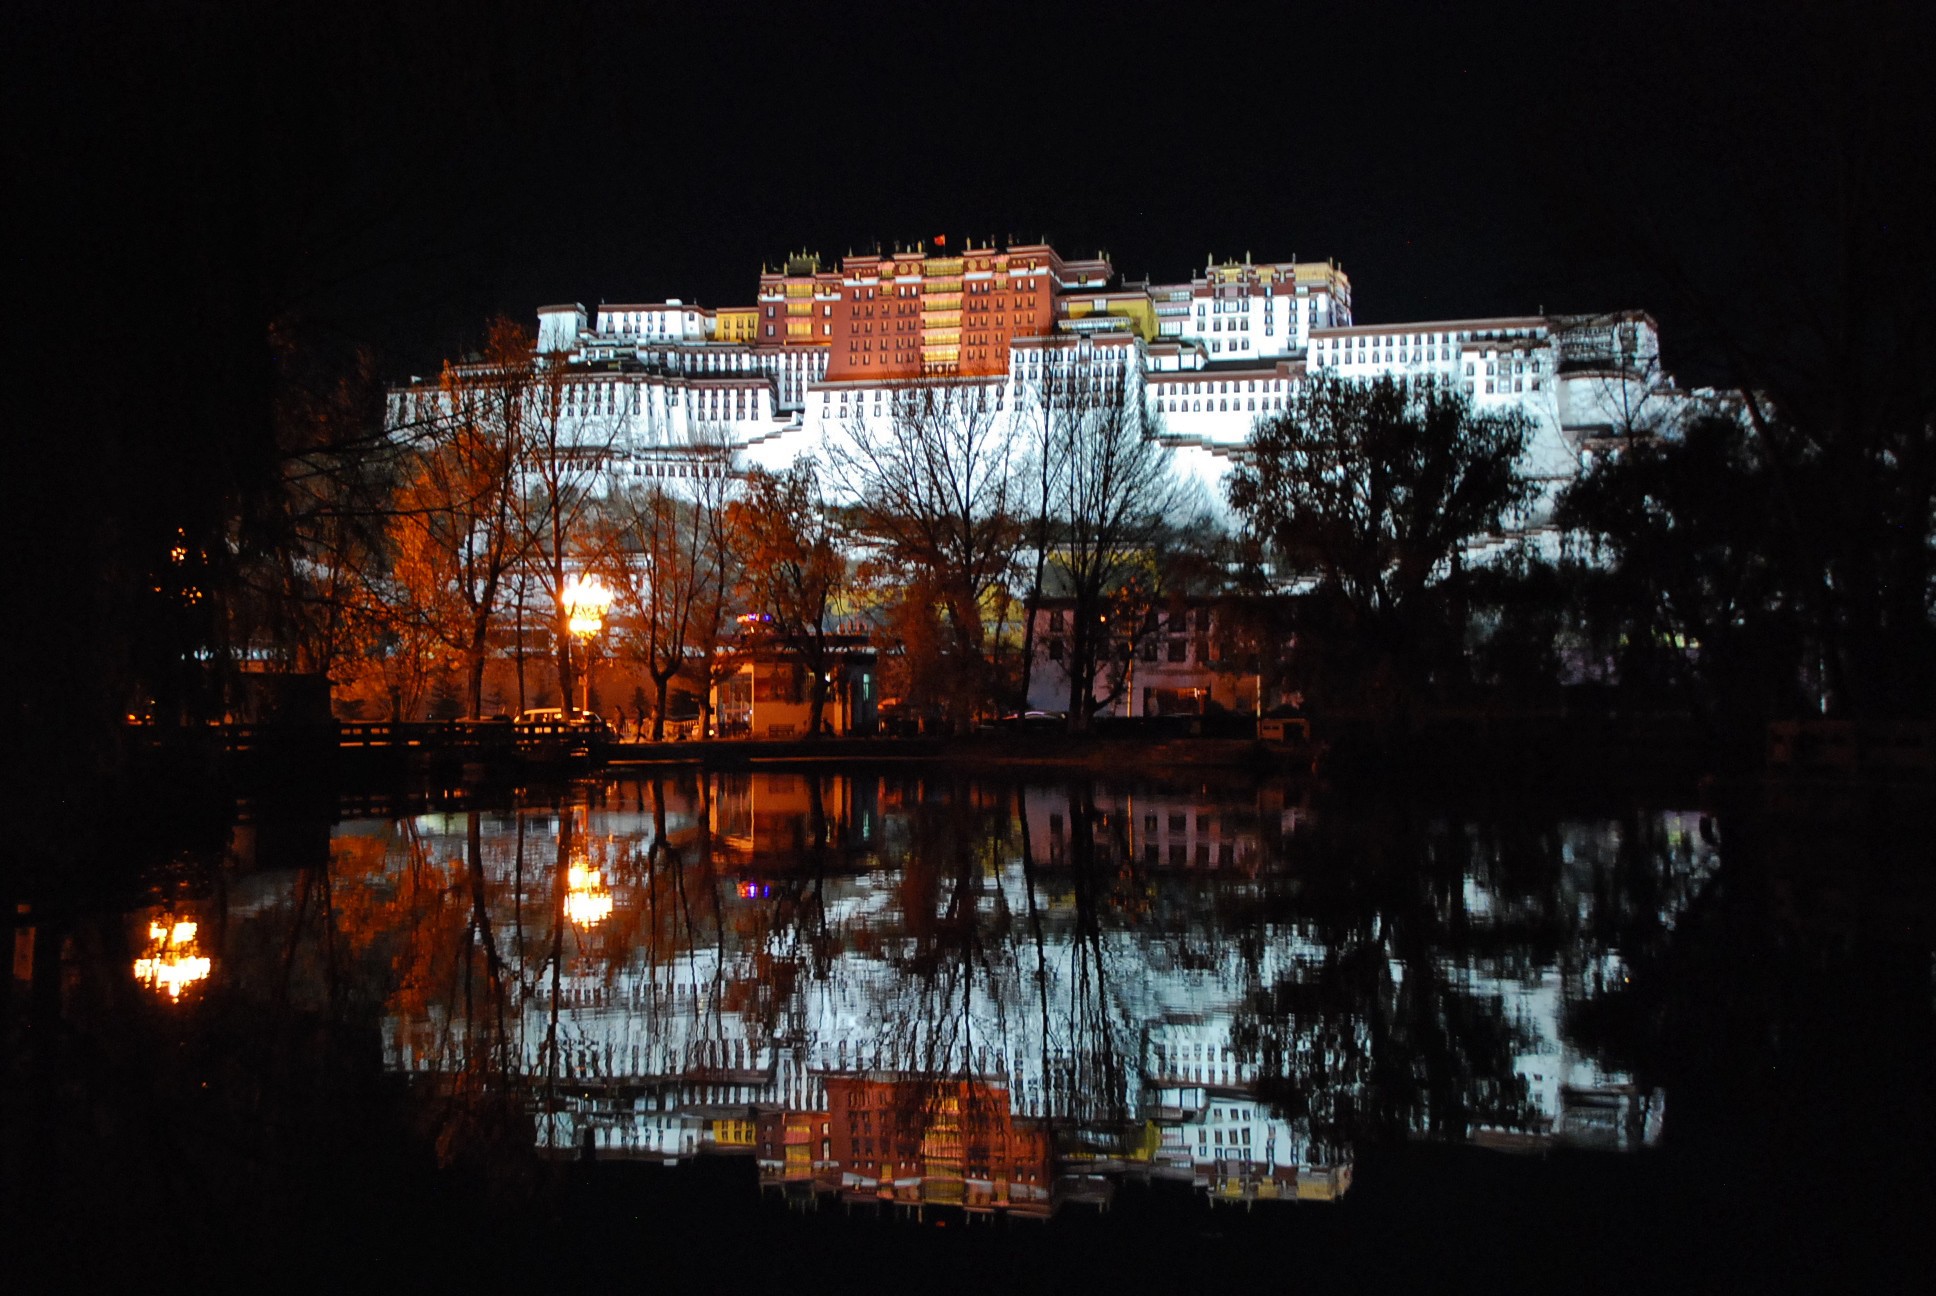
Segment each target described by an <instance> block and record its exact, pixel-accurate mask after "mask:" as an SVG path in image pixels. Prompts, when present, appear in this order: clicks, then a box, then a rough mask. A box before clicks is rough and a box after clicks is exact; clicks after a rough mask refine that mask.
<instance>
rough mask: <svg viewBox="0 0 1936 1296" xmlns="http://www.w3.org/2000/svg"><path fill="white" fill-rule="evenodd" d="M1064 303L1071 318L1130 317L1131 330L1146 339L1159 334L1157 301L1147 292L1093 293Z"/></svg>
mask: <svg viewBox="0 0 1936 1296" xmlns="http://www.w3.org/2000/svg"><path fill="white" fill-rule="evenodd" d="M1063 304H1064V308H1065V310H1066V311H1067V314H1066V316H1065V318H1066V319H1069V320H1071V321H1074V320H1080V319H1095V318H1097V317H1099V316H1114V317H1115V318H1117V319H1123V320H1128V321H1129V328H1130V331H1131V332H1133V333H1135V334H1136V336H1137V337H1140V338H1142V339H1143V340H1144V341H1145V342H1148V341H1151V340H1153V339H1154V338H1155V337H1156V303H1155V302H1153V301H1151V300H1150V296H1149V294H1148V293H1091V294H1087V295H1083V296H1074V297H1067V298H1064V299H1063ZM1076 331H1078V332H1080V331H1082V330H1076Z"/></svg>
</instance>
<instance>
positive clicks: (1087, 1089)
mask: <svg viewBox="0 0 1936 1296" xmlns="http://www.w3.org/2000/svg"><path fill="white" fill-rule="evenodd" d="M650 800H651V805H650V807H648V806H647V797H646V794H645V792H644V791H643V790H642V789H639V788H633V787H630V786H629V785H628V786H627V787H625V788H623V789H622V790H621V792H620V793H619V794H618V795H612V794H609V793H608V794H607V795H606V797H605V798H604V800H603V802H602V803H600V804H592V805H576V806H565V807H562V808H559V809H556V810H552V811H538V812H525V813H523V814H520V815H513V816H505V817H499V818H494V819H492V820H491V821H490V822H489V823H488V825H486V826H485V828H484V829H482V830H481V831H480V832H479V834H478V843H477V848H476V854H475V856H473V857H472V858H475V859H476V861H477V866H478V869H479V871H480V873H481V884H482V885H481V887H480V888H478V890H477V892H476V894H477V895H479V896H481V897H482V899H481V900H480V901H478V902H477V903H476V905H474V906H473V907H472V912H471V914H470V915H469V917H468V919H467V921H468V923H469V924H470V926H469V928H468V930H469V932H470V937H469V938H470V939H472V940H473V941H475V940H477V939H478V938H479V928H480V926H481V925H488V929H489V931H488V937H489V940H490V942H491V943H492V945H493V948H495V949H496V950H497V951H498V952H499V953H500V955H501V956H502V958H503V960H504V964H505V967H506V968H507V970H508V974H507V975H506V978H505V982H504V984H505V987H506V989H505V1002H504V1005H503V1007H504V1013H505V1016H504V1017H503V1019H502V1025H501V1026H500V1024H499V1021H500V1019H499V1018H497V1017H496V1016H494V1015H493V1014H491V1013H487V1012H482V1011H480V1010H478V1008H477V1007H476V1005H475V1002H474V996H475V994H476V990H475V984H476V983H475V980H474V979H473V981H472V982H471V983H470V984H471V987H472V988H471V989H470V990H469V991H468V992H467V993H468V994H470V995H471V996H473V1000H467V1001H466V1005H467V1006H465V1007H462V1008H460V1007H459V1003H458V997H457V996H456V995H455V993H454V992H453V993H451V994H449V995H446V996H444V997H442V998H439V997H437V996H435V995H430V996H425V997H423V998H422V999H420V1000H412V1001H410V1002H407V1003H406V1002H404V1001H402V1000H401V999H395V998H393V1001H392V1008H391V1014H390V1016H389V1017H388V1019H387V1023H386V1036H387V1045H386V1047H387V1049H388V1053H389V1061H390V1064H391V1065H392V1066H394V1067H396V1068H399V1069H402V1070H404V1071H407V1072H412V1073H416V1074H420V1075H423V1076H426V1077H430V1078H436V1077H456V1076H458V1075H461V1074H472V1075H475V1074H477V1073H479V1072H480V1070H485V1069H496V1070H497V1071H498V1072H499V1073H500V1075H501V1077H502V1078H504V1079H505V1080H506V1081H507V1082H515V1083H517V1084H518V1085H520V1086H521V1087H523V1088H524V1089H525V1090H526V1091H527V1092H528V1093H530V1094H531V1095H532V1097H531V1101H532V1103H533V1106H534V1108H535V1110H536V1113H537V1115H538V1139H539V1143H540V1145H541V1146H543V1147H545V1148H548V1149H552V1150H554V1151H556V1152H558V1153H560V1154H572V1155H584V1154H588V1153H589V1154H591V1155H595V1156H600V1157H633V1158H649V1159H658V1160H663V1161H668V1162H672V1161H679V1160H682V1159H685V1158H689V1157H693V1156H698V1155H704V1154H730V1155H745V1156H750V1157H752V1158H753V1159H754V1160H755V1162H756V1164H757V1166H758V1173H759V1178H760V1180H761V1182H762V1183H763V1184H766V1185H768V1186H770V1187H772V1188H773V1189H775V1190H776V1191H782V1192H788V1193H798V1194H810V1193H821V1194H839V1195H842V1196H844V1197H845V1198H846V1199H847V1200H849V1201H850V1202H880V1203H892V1204H896V1205H916V1204H919V1205H949V1206H958V1207H962V1208H965V1209H969V1210H975V1211H984V1210H985V1211H995V1212H1007V1213H1011V1214H1019V1215H1030V1214H1045V1213H1047V1212H1049V1211H1050V1210H1052V1209H1053V1208H1054V1207H1055V1206H1057V1205H1058V1204H1061V1203H1067V1202H1072V1201H1083V1200H1107V1198H1108V1195H1109V1194H1110V1192H1111V1191H1112V1190H1113V1184H1114V1183H1115V1182H1117V1181H1118V1180H1119V1179H1121V1178H1122V1177H1124V1176H1126V1175H1130V1176H1147V1177H1153V1178H1172V1179H1178V1180H1183V1181H1187V1182H1190V1183H1193V1184H1195V1185H1196V1186H1197V1187H1198V1188H1199V1189H1201V1190H1203V1191H1205V1192H1207V1193H1209V1194H1211V1195H1212V1197H1213V1198H1215V1199H1219V1200H1258V1199H1272V1198H1276V1199H1284V1200H1294V1199H1302V1200H1314V1199H1317V1200H1325V1199H1331V1198H1334V1197H1336V1196H1338V1195H1339V1194H1342V1193H1343V1192H1345V1191H1346V1190H1347V1189H1348V1188H1349V1187H1350V1184H1351V1164H1352V1149H1351V1146H1350V1143H1349V1136H1348V1131H1349V1128H1350V1122H1349V1119H1348V1116H1349V1114H1350V1113H1351V1112H1353V1111H1362V1110H1365V1109H1367V1108H1368V1107H1370V1106H1372V1105H1374V1104H1373V1103H1372V1102H1371V1098H1370V1095H1369V1092H1368V1090H1369V1087H1370V1086H1371V1085H1373V1084H1374V1083H1376V1077H1377V1075H1378V1074H1381V1073H1389V1072H1390V1070H1391V1069H1392V1067H1393V1058H1392V1057H1391V1056H1389V1054H1390V1052H1391V1050H1392V1049H1394V1048H1396V1047H1397V1045H1395V1044H1393V1043H1392V1042H1391V1041H1392V1037H1393V1036H1394V1031H1393V1029H1392V1025H1391V1023H1392V1022H1393V1021H1401V1022H1402V1020H1403V1017H1404V1014H1405V1013H1406V1012H1410V1011H1412V1009H1410V1008H1408V1007H1407V1006H1406V1004H1407V1002H1408V1001H1407V998H1406V997H1407V995H1408V994H1411V995H1417V994H1420V993H1422V991H1420V989H1419V987H1420V985H1422V984H1424V983H1427V982H1429V983H1430V984H1431V986H1432V987H1433V989H1432V993H1433V994H1434V995H1438V996H1441V997H1445V996H1449V997H1453V998H1461V999H1462V1001H1463V1000H1470V1001H1471V1002H1472V1003H1474V1004H1476V1005H1478V1007H1479V1010H1480V1012H1481V1014H1482V1015H1483V1014H1489V1016H1488V1017H1487V1020H1496V1022H1497V1023H1498V1027H1497V1034H1498V1042H1497V1044H1496V1046H1493V1047H1492V1052H1490V1053H1488V1054H1486V1057H1487V1058H1490V1059H1492V1065H1493V1066H1494V1069H1495V1071H1496V1073H1497V1074H1495V1075H1493V1076H1491V1077H1490V1078H1489V1079H1488V1080H1487V1082H1486V1084H1485V1086H1483V1088H1482V1091H1481V1096H1482V1098H1483V1099H1484V1102H1479V1101H1475V1102H1474V1104H1473V1110H1472V1111H1471V1112H1470V1113H1469V1114H1468V1115H1467V1116H1465V1117H1463V1118H1462V1119H1464V1121H1465V1127H1466V1128H1467V1130H1468V1132H1469V1133H1470V1135H1471V1136H1472V1137H1473V1138H1474V1140H1475V1141H1478V1142H1489V1143H1491V1144H1492V1145H1494V1146H1534V1145H1542V1144H1544V1143H1546V1142H1549V1141H1552V1140H1554V1139H1572V1140H1574V1141H1579V1142H1585V1143H1588V1144H1592V1145H1595V1146H1614V1147H1627V1146H1633V1145H1635V1144H1637V1143H1640V1142H1645V1141H1651V1139H1652V1138H1653V1137H1654V1136H1655V1135H1656V1134H1657V1132H1658V1124H1659V1108H1658V1103H1657V1101H1656V1100H1654V1099H1651V1098H1645V1097H1642V1096H1640V1095H1639V1094H1637V1093H1636V1092H1635V1091H1634V1090H1633V1089H1632V1086H1631V1084H1630V1080H1629V1077H1627V1076H1625V1075H1624V1074H1621V1073H1618V1072H1613V1071H1609V1070H1606V1069H1603V1068H1601V1067H1600V1066H1599V1065H1597V1064H1596V1063H1595V1062H1593V1061H1592V1060H1591V1059H1590V1058H1588V1057H1586V1056H1584V1055H1583V1054H1582V1053H1581V1052H1579V1051H1578V1050H1576V1049H1575V1048H1574V1047H1573V1046H1572V1045H1571V1044H1570V1043H1569V1042H1568V1040H1567V1038H1566V1035H1565V1031H1564V1029H1563V1028H1564V1024H1565V1014H1566V1012H1567V1009H1568V1005H1569V1004H1571V1003H1574V1002H1577V1001H1578V1000H1579V999H1580V998H1581V997H1583V996H1590V995H1592V994H1594V993H1596V992H1597V991H1598V990H1600V989H1603V988H1604V987H1605V985H1606V984H1608V982H1609V979H1613V980H1617V979H1618V978H1619V977H1620V975H1621V971H1620V956H1619V954H1618V953H1617V952H1615V951H1609V950H1599V951H1595V952H1591V953H1587V954H1581V955H1578V956H1573V957H1565V956H1563V957H1561V958H1560V959H1559V961H1558V962H1554V961H1552V960H1551V959H1550V958H1549V959H1546V960H1532V961H1529V960H1527V959H1526V958H1525V957H1523V956H1522V955H1520V954H1518V953H1516V952H1511V951H1509V952H1508V955H1507V956H1506V957H1496V956H1495V952H1491V951H1488V950H1487V949H1486V948H1485V947H1484V946H1483V944H1482V945H1481V946H1480V947H1479V952H1478V953H1474V954H1470V955H1464V954H1458V953H1456V952H1450V953H1441V954H1440V955H1438V956H1436V957H1435V958H1434V959H1433V960H1432V961H1431V964H1430V966H1422V965H1420V964H1418V963H1416V962H1415V961H1414V962H1412V963H1409V964H1408V963H1407V962H1406V961H1405V960H1402V959H1400V958H1398V957H1396V956H1395V955H1394V954H1393V953H1391V952H1390V950H1388V949H1387V947H1386V945H1385V944H1384V943H1383V942H1385V941H1386V940H1387V938H1388V935H1387V933H1385V932H1384V931H1383V930H1382V929H1381V927H1380V920H1379V919H1378V918H1377V916H1375V915H1374V917H1373V919H1372V921H1371V922H1370V923H1369V924H1368V926H1367V928H1366V930H1365V931H1363V932H1361V933H1358V934H1357V935H1356V936H1354V937H1353V939H1354V940H1356V941H1357V942H1358V945H1359V946H1361V948H1354V949H1353V950H1352V951H1350V955H1351V960H1352V962H1351V963H1350V966H1353V967H1358V966H1363V965H1364V963H1365V961H1366V960H1367V959H1371V960H1374V961H1375V962H1376V967H1375V968H1374V972H1375V974H1376V975H1375V977H1374V978H1373V979H1372V980H1371V981H1370V982H1368V983H1367V984H1370V985H1371V986H1372V991H1371V992H1370V995H1369V997H1368V998H1365V999H1363V1000H1362V1001H1351V1000H1346V1001H1342V1002H1339V1003H1331V1002H1329V1001H1326V1000H1323V999H1322V998H1321V996H1320V988H1321V986H1322V985H1323V984H1324V982H1325V979H1326V978H1327V977H1329V978H1335V976H1336V975H1337V972H1336V970H1337V968H1338V967H1340V966H1342V965H1343V964H1342V963H1341V959H1340V951H1339V949H1338V948H1337V939H1338V938H1337V937H1335V936H1331V937H1327V936H1326V935H1325V934H1324V933H1323V932H1322V931H1321V930H1320V929H1319V928H1318V927H1317V926H1316V925H1315V924H1313V923H1310V922H1307V921H1305V920H1303V919H1302V918H1300V916H1299V911H1298V908H1297V905H1296V903H1294V900H1287V898H1286V897H1294V895H1295V892H1296V888H1297V886H1298V884H1299V879H1298V874H1297V868H1298V864H1297V860H1298V852H1297V845H1298V834H1299V833H1300V831H1302V829H1303V828H1304V827H1305V825H1306V823H1307V821H1308V818H1309V816H1308V814H1307V813H1306V811H1305V810H1304V809H1303V808H1302V807H1299V806H1297V805H1293V804H1286V803H1284V802H1283V801H1282V799H1281V793H1278V792H1275V791H1270V790H1267V791H1264V792H1256V791H1251V790H1239V791H1232V792H1228V793H1224V792H1218V793H1215V794H1211V793H1209V792H1207V791H1206V792H1204V793H1202V794H1200V795H1196V796H1189V795H1183V794H1164V793H1161V792H1139V793H1135V794H1130V793H1120V794H1111V795H1104V794H1102V793H1100V792H1094V791H1090V790H1087V789H1081V790H1077V791H1072V792H1060V791H1055V790H1050V789H1042V788H1031V789H1029V790H1027V791H1026V792H1025V793H1023V792H1014V791H1010V792H1006V793H991V792H989V791H987V790H986V789H981V788H976V787H972V786H966V785H949V784H941V785H929V784H926V783H923V782H922V781H920V780H913V781H906V782H894V781H890V780H884V779H869V780H860V779H852V778H846V777H829V776H821V775H807V774H775V775H766V774H752V775H738V776H731V775H723V776H711V780H710V782H709V783H708V784H707V785H706V786H704V787H699V786H697V785H691V786H687V787H685V788H683V789H680V788H676V787H674V788H662V789H659V790H658V791H657V793H656V794H655V795H654V796H653V797H651V798H650ZM1660 827H1661V832H1662V833H1663V834H1664V835H1665V837H1667V838H1671V839H1673V840H1674V841H1677V842H1681V843H1682V844H1683V845H1686V844H1688V843H1691V842H1692V837H1691V835H1690V834H1689V833H1688V831H1687V825H1686V824H1684V823H1680V822H1679V821H1678V820H1676V819H1674V818H1673V817H1671V816H1669V817H1666V818H1665V819H1663V820H1662V823H1661V825H1660ZM408 828H409V831H408V832H407V833H403V834H400V835H398V836H397V838H396V839H395V842H394V843H393V845H392V847H391V850H392V854H393V855H394V857H395V858H393V859H392V860H390V861H389V862H388V864H387V865H386V869H387V872H386V873H385V874H384V875H383V876H384V877H389V876H391V875H394V874H395V873H397V872H398V871H399V870H401V869H403V868H405V867H408V866H409V860H408V858H406V856H407V854H408V851H407V850H406V846H408V848H409V849H410V850H415V851H416V852H417V853H418V855H419V856H420V857H422V858H428V859H433V860H438V859H441V860H451V861H452V865H451V868H452V869H453V870H455V869H457V868H458V867H459V865H461V864H462V862H463V861H464V859H465V858H466V851H467V829H468V825H467V824H466V822H465V820H464V819H463V818H462V817H460V816H451V817H438V816H428V817H425V818H422V819H419V820H417V821H414V822H413V823H411V824H410V825H408ZM349 831H350V830H348V829H345V830H343V831H342V832H339V840H340V839H341V838H342V837H343V836H344V833H347V832H349ZM411 843H414V845H411ZM1606 849H1607V847H1606V842H1605V833H1604V831H1602V830H1601V829H1600V828H1597V827H1587V826H1583V827H1580V828H1579V829H1577V830H1576V831H1572V832H1571V835H1570V836H1568V837H1566V838H1565V839H1564V840H1563V841H1562V842H1561V843H1560V851H1561V853H1562V856H1563V859H1562V861H1561V863H1560V873H1559V875H1560V882H1559V886H1560V890H1561V894H1560V895H1559V896H1558V898H1557V900H1556V901H1555V904H1556V910H1555V911H1556V912H1563V913H1573V914H1577V915H1579V916H1580V919H1581V922H1582V925H1583V926H1584V920H1585V916H1586V914H1587V912H1588V910H1589V909H1590V907H1591V906H1592V905H1593V904H1594V903H1595V896H1596V894H1597V891H1596V886H1597V882H1596V878H1597V877H1598V876H1599V873H1598V872H1596V870H1599V871H1603V870H1604V865H1605V863H1606V861H1605V859H1604V858H1602V856H1603V855H1604V854H1605V850H1606ZM591 878H595V879H596V885H597V887H598V888H599V892H598V894H599V897H600V898H599V899H598V900H597V902H596V903H592V904H589V905H587V904H584V903H579V902H575V900H574V897H577V896H579V895H581V894H583V892H584V888H585V884H586V880H587V879H591ZM374 884H380V885H393V883H390V882H384V881H382V879H381V878H379V879H377V882H376V883H374ZM341 885H343V884H341V883H339V887H340V886H341ZM561 890H562V892H563V894H560V892H561ZM1455 899H1456V903H1457V904H1458V906H1459V908H1460V923H1461V924H1465V925H1470V924H1478V925H1481V926H1483V925H1484V924H1487V923H1489V922H1499V923H1507V922H1508V921H1509V920H1510V918H1511V913H1510V911H1511V910H1512V907H1513V905H1514V904H1516V903H1519V902H1518V901H1517V900H1515V899H1513V898H1511V897H1509V896H1507V895H1505V894H1502V893H1497V892H1496V891H1495V890H1494V883H1493V881H1492V880H1491V879H1490V878H1488V877H1487V876H1486V875H1485V870H1484V869H1482V868H1476V867H1475V869H1474V870H1473V872H1472V873H1471V874H1470V875H1469V876H1468V878H1467V882H1466V888H1465V894H1464V895H1463V896H1460V897H1456V898H1455ZM463 903H464V904H465V905H472V901H471V900H465V901H464V902H463ZM411 975H412V976H418V977H419V979H423V978H421V976H419V974H418V973H417V972H413V973H412V974H411ZM451 975H452V976H453V977H454V976H455V975H456V973H455V972H454V971H452V972H451ZM1435 1002H1436V1001H1435ZM1381 1023H1382V1024H1381ZM1488 1038H1490V1037H1488ZM1381 1050H1383V1052H1382V1053H1381ZM1411 1065H1412V1064H1410V1063H1402V1067H1403V1068H1404V1069H1409V1068H1410V1067H1411ZM1420 1065H1421V1066H1422V1064H1420ZM1287 1095H1295V1097H1296V1101H1293V1102H1286V1101H1285V1099H1286V1096H1287ZM1419 1101H1420V1102H1421V1103H1424V1104H1426V1105H1427V1106H1429V1105H1430V1104H1431V1103H1433V1102H1438V1101H1441V1100H1440V1099H1439V1098H1437V1097H1434V1096H1432V1095H1426V1096H1425V1097H1423V1098H1421V1099H1419ZM1487 1103H1489V1104H1490V1106H1487V1105H1486V1104H1487ZM1437 1120H1438V1113H1436V1112H1435V1111H1425V1110H1422V1111H1421V1112H1420V1113H1419V1115H1418V1117H1417V1121H1418V1124H1419V1127H1420V1130H1421V1132H1423V1131H1425V1130H1428V1129H1431V1128H1434V1127H1435V1126H1436V1124H1437Z"/></svg>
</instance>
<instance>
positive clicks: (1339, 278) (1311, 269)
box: [1297, 261, 1351, 292]
mask: <svg viewBox="0 0 1936 1296" xmlns="http://www.w3.org/2000/svg"><path fill="white" fill-rule="evenodd" d="M1297 282H1298V284H1299V285H1300V286H1302V287H1306V288H1329V289H1331V290H1332V291H1333V292H1336V291H1337V290H1339V289H1340V288H1342V289H1346V290H1349V289H1350V287H1351V277H1350V276H1349V275H1347V274H1345V272H1344V271H1342V270H1340V269H1338V267H1336V266H1334V265H1332V264H1331V263H1330V262H1328V261H1312V262H1308V263H1304V262H1301V263H1299V265H1298V267H1297Z"/></svg>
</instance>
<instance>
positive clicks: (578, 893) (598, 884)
mask: <svg viewBox="0 0 1936 1296" xmlns="http://www.w3.org/2000/svg"><path fill="white" fill-rule="evenodd" d="M611 916H612V889H611V888H610V887H608V886H606V885H605V874H604V871H603V870H602V869H596V868H593V867H592V864H591V860H590V859H588V858H584V857H580V858H578V859H574V860H572V862H571V865H570V867H569V868H567V869H566V871H565V917H567V918H569V919H571V921H572V922H574V923H576V924H577V925H578V926H580V927H584V928H587V929H589V928H592V927H596V926H598V924H600V923H602V922H604V921H605V920H606V919H607V918H610V917H611Z"/></svg>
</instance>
